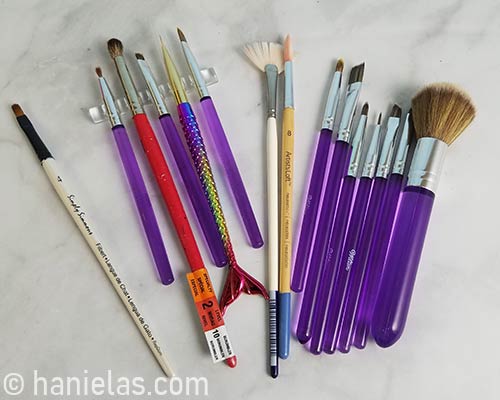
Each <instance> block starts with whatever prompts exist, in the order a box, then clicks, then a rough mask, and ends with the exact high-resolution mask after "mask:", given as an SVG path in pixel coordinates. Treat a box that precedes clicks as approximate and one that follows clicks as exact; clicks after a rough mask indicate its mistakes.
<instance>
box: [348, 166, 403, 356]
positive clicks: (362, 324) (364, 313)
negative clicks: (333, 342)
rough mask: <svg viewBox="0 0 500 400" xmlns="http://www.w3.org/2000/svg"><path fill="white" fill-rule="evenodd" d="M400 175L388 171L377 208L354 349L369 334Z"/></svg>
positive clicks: (400, 183)
mask: <svg viewBox="0 0 500 400" xmlns="http://www.w3.org/2000/svg"><path fill="white" fill-rule="evenodd" d="M403 180H404V178H403V175H401V174H392V175H391V176H389V180H388V181H387V186H386V190H385V196H384V201H383V205H382V207H381V209H380V210H381V211H380V212H379V214H378V218H377V223H376V228H375V232H374V234H373V240H372V244H371V247H370V252H369V256H368V263H367V266H366V270H367V272H366V274H365V278H364V282H363V289H362V290H361V300H360V303H359V307H358V312H357V315H356V321H355V323H354V325H355V329H354V339H353V342H352V344H353V345H354V347H357V348H358V349H362V348H364V347H365V346H366V340H367V336H368V334H369V327H370V321H371V318H372V315H373V307H374V305H375V301H376V300H377V292H378V288H379V285H380V280H381V279H382V270H383V268H384V261H385V256H386V254H387V248H388V247H389V240H390V239H391V232H392V227H393V225H394V217H395V215H396V210H397V207H398V201H399V197H400V195H401V191H402V189H403Z"/></svg>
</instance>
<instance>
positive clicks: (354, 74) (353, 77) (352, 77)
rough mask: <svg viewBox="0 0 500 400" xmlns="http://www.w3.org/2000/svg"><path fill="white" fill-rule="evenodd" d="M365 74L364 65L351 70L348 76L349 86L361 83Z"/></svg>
mask: <svg viewBox="0 0 500 400" xmlns="http://www.w3.org/2000/svg"><path fill="white" fill-rule="evenodd" d="M364 73H365V63H363V64H359V65H356V66H355V67H353V68H352V69H351V73H350V74H349V85H350V84H351V83H355V82H363V75H364Z"/></svg>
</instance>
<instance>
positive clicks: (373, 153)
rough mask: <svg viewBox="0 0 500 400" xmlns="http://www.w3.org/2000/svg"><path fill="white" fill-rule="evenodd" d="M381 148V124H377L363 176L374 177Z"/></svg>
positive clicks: (367, 153)
mask: <svg viewBox="0 0 500 400" xmlns="http://www.w3.org/2000/svg"><path fill="white" fill-rule="evenodd" d="M379 148H380V125H375V128H373V134H372V138H371V140H370V146H369V147H368V151H367V152H366V157H365V163H364V165H363V172H362V173H361V176H362V177H364V178H370V179H371V178H373V177H374V176H375V170H376V168H377V160H378V151H379Z"/></svg>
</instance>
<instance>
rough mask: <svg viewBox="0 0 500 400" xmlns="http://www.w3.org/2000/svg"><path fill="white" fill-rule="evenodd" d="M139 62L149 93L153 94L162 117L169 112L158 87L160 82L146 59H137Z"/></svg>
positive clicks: (154, 101)
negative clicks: (157, 81)
mask: <svg viewBox="0 0 500 400" xmlns="http://www.w3.org/2000/svg"><path fill="white" fill-rule="evenodd" d="M137 64H139V68H140V70H141V72H142V76H143V77H144V80H145V81H146V85H147V86H148V90H149V93H150V94H151V98H152V99H153V103H154V105H155V107H156V110H157V111H158V114H159V115H160V117H161V116H162V115H166V114H169V112H168V109H167V106H166V105H165V101H164V100H163V96H162V95H161V93H160V90H159V89H158V84H157V83H156V80H155V78H154V76H153V72H152V71H151V68H150V67H149V64H148V63H147V61H145V60H141V59H137Z"/></svg>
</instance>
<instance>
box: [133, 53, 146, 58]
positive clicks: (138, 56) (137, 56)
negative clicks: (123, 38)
mask: <svg viewBox="0 0 500 400" xmlns="http://www.w3.org/2000/svg"><path fill="white" fill-rule="evenodd" d="M135 58H137V59H138V60H144V56H143V55H142V54H141V53H135Z"/></svg>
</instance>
